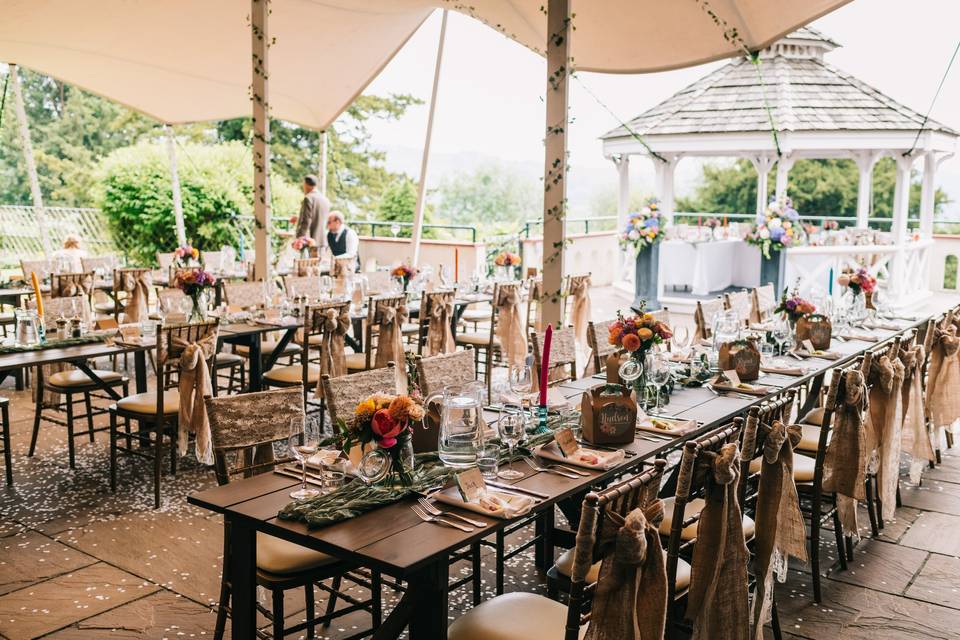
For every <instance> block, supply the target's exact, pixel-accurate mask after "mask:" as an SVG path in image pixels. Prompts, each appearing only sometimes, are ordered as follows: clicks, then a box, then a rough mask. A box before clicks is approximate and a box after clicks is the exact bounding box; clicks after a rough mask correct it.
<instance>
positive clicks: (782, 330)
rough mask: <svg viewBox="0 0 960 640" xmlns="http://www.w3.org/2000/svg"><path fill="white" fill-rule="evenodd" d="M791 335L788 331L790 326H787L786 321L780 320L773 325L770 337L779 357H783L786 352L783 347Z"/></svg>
mask: <svg viewBox="0 0 960 640" xmlns="http://www.w3.org/2000/svg"><path fill="white" fill-rule="evenodd" d="M791 334H792V332H791V331H790V325H789V324H787V322H786V320H782V319H781V320H780V321H778V322H777V323H776V324H775V325H773V331H772V332H771V336H772V337H773V339H774V341H775V342H776V343H777V347H778V351H779V352H780V355H783V354H784V353H785V352H786V351H785V349H784V346H785V345H786V343H787V341H788V340H790V336H791Z"/></svg>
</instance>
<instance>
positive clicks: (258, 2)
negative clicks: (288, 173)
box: [250, 0, 271, 282]
mask: <svg viewBox="0 0 960 640" xmlns="http://www.w3.org/2000/svg"><path fill="white" fill-rule="evenodd" d="M269 15H270V6H269V3H268V0H251V2H250V33H251V44H252V46H253V55H252V62H253V69H252V72H253V217H254V220H255V223H256V232H255V237H254V248H255V249H256V252H257V262H256V277H257V279H258V280H265V281H268V282H269V281H270V274H269V269H270V262H271V261H270V226H271V225H270V93H269V81H268V77H269V69H270V65H269V62H270V61H269V57H268V51H269V49H270V30H269V23H268V20H269Z"/></svg>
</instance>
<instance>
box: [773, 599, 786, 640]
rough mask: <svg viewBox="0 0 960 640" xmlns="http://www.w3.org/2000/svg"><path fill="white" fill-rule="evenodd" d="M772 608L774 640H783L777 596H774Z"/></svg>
mask: <svg viewBox="0 0 960 640" xmlns="http://www.w3.org/2000/svg"><path fill="white" fill-rule="evenodd" d="M771 604H772V606H771V607H770V628H771V629H772V630H773V638H774V640H781V638H782V637H783V636H782V635H781V631H780V612H779V611H778V610H777V596H776V594H774V596H773V602H772V603H771Z"/></svg>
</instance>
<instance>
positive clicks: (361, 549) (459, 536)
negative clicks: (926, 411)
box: [188, 322, 919, 577]
mask: <svg viewBox="0 0 960 640" xmlns="http://www.w3.org/2000/svg"><path fill="white" fill-rule="evenodd" d="M900 324H902V325H903V329H901V330H899V331H875V332H874V333H875V334H876V335H877V336H878V337H880V338H881V341H884V340H886V339H889V338H891V337H893V336H895V335H897V334H899V333H902V332H903V331H906V330H908V329H911V328H913V327H915V326H917V325H918V324H919V323H913V322H911V323H906V322H902V323H900ZM877 344H879V343H874V342H866V341H859V340H850V341H847V342H840V341H836V340H835V341H834V344H833V350H834V351H838V352H840V353H841V354H842V357H841V358H840V359H838V360H825V359H821V358H809V359H806V360H804V362H803V365H804V366H805V367H809V368H810V371H809V372H808V373H807V374H805V375H803V376H784V375H773V374H768V375H766V376H764V377H763V378H761V379H760V381H759V382H758V384H763V385H767V386H770V387H772V388H774V389H775V393H777V392H780V391H781V390H783V389H787V388H791V387H796V386H799V385H801V384H804V383H806V382H808V381H809V380H810V379H811V378H813V377H815V376H817V375H819V374H822V373H824V372H825V371H826V370H827V369H831V368H835V367H838V366H845V365H847V364H849V363H850V362H851V361H852V360H854V359H855V358H856V357H857V356H859V355H860V354H861V353H863V352H864V351H867V350H869V349H870V348H872V347H874V346H876V345H877ZM797 364H800V362H799V361H798V362H797ZM599 383H601V381H600V380H598V379H596V378H586V379H582V380H574V381H570V382H567V383H563V384H561V385H560V388H561V391H562V392H563V394H564V395H565V396H567V397H568V398H570V399H571V400H573V401H575V400H576V399H577V397H578V396H579V395H580V394H582V393H583V391H584V390H585V389H588V388H590V387H591V386H594V385H596V384H599ZM763 400H764V397H756V398H749V399H748V398H740V397H724V396H718V395H716V394H715V393H714V392H713V391H711V390H710V389H708V388H705V387H700V388H692V389H688V388H678V389H676V390H675V391H674V393H673V395H672V396H671V398H670V403H669V404H668V405H665V407H664V408H663V411H661V413H662V414H663V415H669V416H675V417H677V418H682V419H690V420H696V421H697V422H698V424H699V425H700V426H699V428H698V429H697V430H695V431H693V432H691V433H688V434H686V435H684V436H682V437H678V438H669V437H658V436H657V435H656V434H650V435H649V437H647V434H645V433H640V434H638V436H637V438H636V439H635V440H634V441H633V443H631V444H629V445H625V446H624V447H623V449H625V450H627V451H631V452H633V453H635V454H636V455H633V456H628V457H627V458H626V459H625V460H624V461H623V463H621V464H620V465H619V466H617V467H615V468H613V469H610V470H608V471H604V472H590V476H589V477H583V478H578V479H576V480H574V479H569V478H566V477H562V476H558V475H554V474H549V473H539V472H534V471H532V469H530V468H529V467H527V466H526V465H525V464H523V463H522V462H517V463H514V465H513V468H516V469H517V470H519V471H522V472H523V473H524V474H525V475H524V477H523V478H522V479H520V480H517V481H516V482H514V483H511V484H517V485H518V486H521V487H525V488H528V489H533V490H535V491H539V492H541V493H545V494H547V495H549V496H550V498H549V499H547V500H544V501H543V503H541V504H538V505H537V506H536V507H535V509H536V510H540V509H545V508H547V507H549V506H551V505H553V504H554V503H556V502H558V501H560V500H563V499H565V498H568V497H570V496H573V495H575V494H578V493H582V492H584V491H585V490H587V489H588V488H589V487H590V486H592V485H594V484H596V483H598V482H601V481H604V480H608V479H612V478H613V477H615V476H617V475H619V474H622V473H624V472H627V471H631V470H638V469H639V467H640V466H641V465H642V464H643V463H644V462H648V461H652V460H653V459H655V458H657V457H659V456H662V455H663V454H664V453H665V452H666V451H668V450H671V449H675V448H677V447H678V446H680V445H681V444H682V443H683V442H684V441H686V440H689V439H691V438H695V437H698V436H699V435H701V434H702V433H704V432H706V431H709V430H711V429H713V428H716V427H719V426H721V425H724V424H726V423H728V422H729V421H730V420H732V419H733V418H734V417H735V416H738V415H743V414H744V413H745V412H746V411H747V410H748V409H749V407H751V406H752V405H754V404H758V403H760V402H763ZM484 415H485V417H486V419H487V420H489V421H492V420H495V418H496V416H497V415H498V414H497V413H496V412H493V411H485V412H484ZM501 482H503V481H502V480H501ZM297 484H298V482H297V480H295V479H293V478H288V477H286V476H281V475H277V474H272V473H267V474H262V475H259V476H256V477H253V478H248V479H243V480H238V481H235V482H232V483H230V484H228V485H225V486H221V487H216V488H213V489H209V490H207V491H203V492H199V493H195V494H192V495H190V496H189V497H188V500H189V502H190V503H192V504H195V505H198V506H201V507H204V508H206V509H210V510H212V511H215V512H219V513H223V514H227V515H229V516H230V517H234V518H238V519H243V520H246V521H247V522H248V523H249V524H252V525H254V526H255V527H256V528H257V529H258V530H260V531H264V532H266V533H269V534H271V535H275V536H278V537H280V538H284V539H286V540H289V541H291V542H295V543H297V544H300V545H303V546H307V547H310V548H313V549H316V550H318V551H323V552H326V553H329V554H332V555H336V556H338V557H341V558H344V559H348V560H354V561H357V562H359V563H361V564H363V565H364V566H368V567H372V568H375V569H380V570H382V571H384V572H386V573H389V574H393V575H396V576H401V577H402V576H404V575H409V574H411V573H413V572H415V571H417V570H418V569H420V568H422V567H424V566H425V565H427V564H429V563H430V562H433V561H435V560H436V559H437V558H438V557H441V556H445V555H446V554H449V553H450V552H451V551H454V550H456V549H459V548H462V547H463V546H464V545H467V544H469V543H471V542H474V541H476V540H479V539H480V538H484V537H487V536H489V535H491V534H492V533H493V532H494V531H496V530H497V529H498V528H503V527H505V526H507V525H509V524H510V522H511V521H509V520H500V519H497V518H489V517H479V518H477V519H478V520H484V521H486V522H487V523H488V525H487V526H486V527H482V528H476V529H475V530H474V531H473V532H472V533H466V532H463V531H459V530H456V529H452V528H448V527H441V526H437V525H435V524H431V523H428V522H423V521H421V520H420V519H419V518H418V517H417V516H416V515H415V514H414V513H413V511H412V510H411V509H410V504H411V503H413V498H407V499H404V500H402V501H400V502H398V503H395V504H392V505H389V506H385V507H381V508H378V509H375V510H373V511H370V512H368V513H365V514H363V515H360V516H358V517H355V518H352V519H349V520H345V521H342V522H338V523H334V524H331V525H328V526H325V527H321V528H316V529H310V528H308V527H307V525H306V524H305V523H302V522H298V521H289V520H281V519H279V518H278V517H277V513H278V512H279V511H280V509H282V508H283V507H284V506H286V505H287V504H289V502H290V501H291V499H290V497H289V492H290V491H291V489H292V488H293V487H294V486H295V485H297ZM445 508H447V507H446V505H445ZM469 515H470V516H471V517H475V516H476V515H477V514H475V513H471V514H469Z"/></svg>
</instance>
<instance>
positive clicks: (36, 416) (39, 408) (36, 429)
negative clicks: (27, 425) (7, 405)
mask: <svg viewBox="0 0 960 640" xmlns="http://www.w3.org/2000/svg"><path fill="white" fill-rule="evenodd" d="M37 378H38V380H37V388H36V389H35V390H34V391H35V393H34V396H35V397H36V403H35V404H34V408H33V434H32V435H31V436H30V450H29V451H28V452H27V456H28V457H33V454H34V452H35V451H36V450H37V437H38V436H39V435H40V417H41V416H42V415H43V380H42V379H41V378H40V376H39V375H38V376H37Z"/></svg>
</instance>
